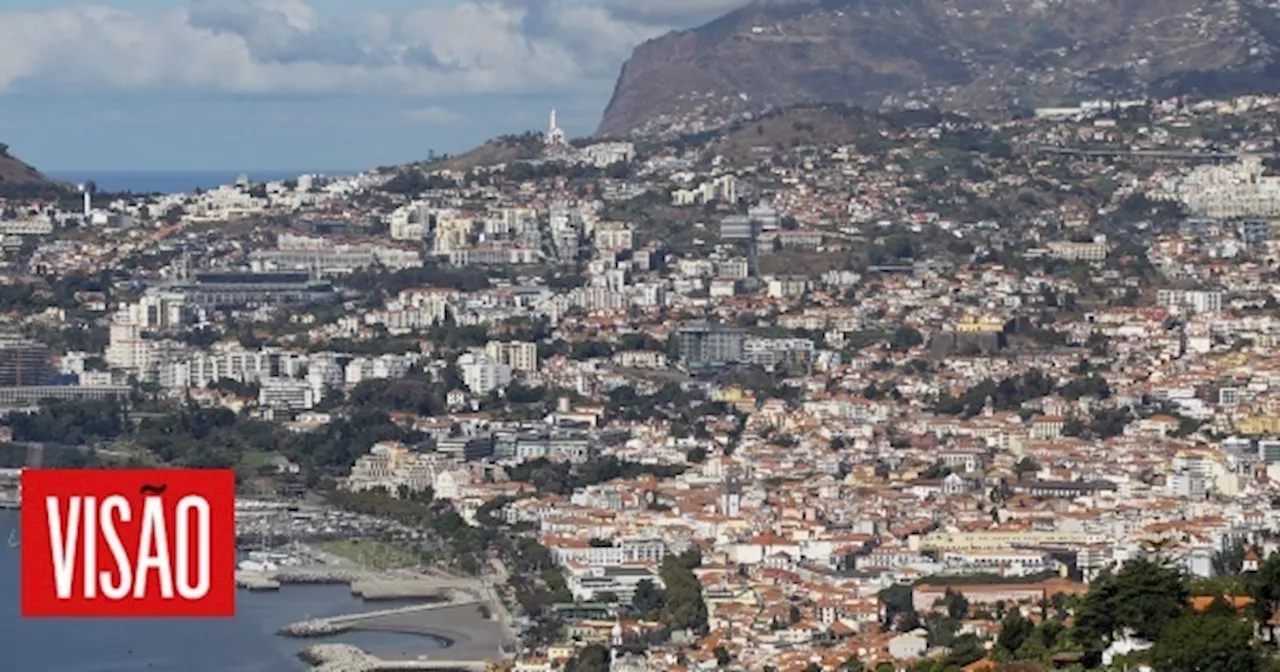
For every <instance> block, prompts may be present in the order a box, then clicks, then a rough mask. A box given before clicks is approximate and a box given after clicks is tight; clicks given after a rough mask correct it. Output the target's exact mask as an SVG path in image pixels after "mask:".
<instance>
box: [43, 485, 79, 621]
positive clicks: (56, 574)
mask: <svg viewBox="0 0 1280 672" xmlns="http://www.w3.org/2000/svg"><path fill="white" fill-rule="evenodd" d="M68 504H69V509H70V510H69V511H68V512H67V525H66V527H65V528H64V527H63V526H62V512H61V510H60V509H59V507H58V498H57V497H45V499H44V509H45V513H46V515H47V521H48V524H49V546H50V550H51V551H52V552H53V580H54V589H55V591H56V592H57V595H58V599H59V600H69V599H71V584H72V582H73V581H74V580H75V573H76V570H75V562H76V536H77V535H78V533H79V531H80V498H79V497H72V498H71V501H70V502H69V503H68Z"/></svg>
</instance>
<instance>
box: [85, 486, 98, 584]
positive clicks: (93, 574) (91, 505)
mask: <svg viewBox="0 0 1280 672" xmlns="http://www.w3.org/2000/svg"><path fill="white" fill-rule="evenodd" d="M97 522H98V498H97V497H92V496H90V497H85V498H84V599H86V600H92V599H94V598H95V597H97V596H98V581H97V576H98V531H97Z"/></svg>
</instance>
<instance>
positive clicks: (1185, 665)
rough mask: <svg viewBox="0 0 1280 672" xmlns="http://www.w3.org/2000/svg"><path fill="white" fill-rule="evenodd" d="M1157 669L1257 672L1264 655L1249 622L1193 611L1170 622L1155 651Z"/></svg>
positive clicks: (1223, 615)
mask: <svg viewBox="0 0 1280 672" xmlns="http://www.w3.org/2000/svg"><path fill="white" fill-rule="evenodd" d="M1151 662H1152V664H1153V666H1154V667H1155V669H1157V670H1195V671H1196V672H1257V671H1258V670H1261V669H1262V668H1263V658H1262V654H1261V652H1260V651H1259V650H1258V648H1257V647H1256V646H1254V643H1253V630H1252V628H1250V627H1249V625H1248V623H1246V622H1245V621H1243V620H1241V619H1239V618H1237V617H1235V616H1232V615H1227V614H1212V613H1203V614H1201V613H1195V612H1189V613H1186V614H1184V615H1182V616H1181V617H1180V618H1177V619H1175V620H1173V621H1172V622H1170V623H1169V624H1168V625H1167V626H1166V627H1165V629H1164V631H1163V632H1162V633H1161V635H1160V639H1159V640H1157V641H1156V643H1155V646H1154V647H1152V649H1151Z"/></svg>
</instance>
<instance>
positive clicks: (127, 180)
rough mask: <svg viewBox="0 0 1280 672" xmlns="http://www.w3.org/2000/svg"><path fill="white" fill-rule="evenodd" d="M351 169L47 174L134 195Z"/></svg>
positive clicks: (82, 171)
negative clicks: (241, 176) (240, 180)
mask: <svg viewBox="0 0 1280 672" xmlns="http://www.w3.org/2000/svg"><path fill="white" fill-rule="evenodd" d="M356 172H359V171H354V170H244V171H231V170H221V171H219V170H209V171H91V170H66V171H60V170H55V171H49V173H48V175H49V177H52V178H54V179H55V180H62V181H64V182H72V183H75V184H82V183H84V182H87V181H89V180H92V181H93V182H94V184H96V185H98V190H99V191H110V192H122V191H132V192H133V193H135V194H151V193H161V194H176V193H183V192H190V191H195V190H196V189H213V188H216V187H220V186H222V185H224V184H234V183H235V181H236V178H238V177H239V176H240V175H248V176H249V179H251V180H253V181H254V182H274V181H277V180H291V179H294V178H296V177H298V176H299V175H302V174H305V173H318V174H322V175H351V174H354V173H356Z"/></svg>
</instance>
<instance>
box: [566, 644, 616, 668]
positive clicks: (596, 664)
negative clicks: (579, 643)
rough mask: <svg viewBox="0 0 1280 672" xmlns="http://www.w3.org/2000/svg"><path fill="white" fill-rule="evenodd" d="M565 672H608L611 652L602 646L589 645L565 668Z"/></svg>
mask: <svg viewBox="0 0 1280 672" xmlns="http://www.w3.org/2000/svg"><path fill="white" fill-rule="evenodd" d="M564 669H565V672H608V670H609V650H608V649H606V648H605V647H604V646H602V645H600V644H588V645H587V646H585V647H583V649H582V650H581V651H579V652H578V655H576V656H574V657H573V658H572V659H571V660H570V661H569V662H568V663H566V664H565V666H564Z"/></svg>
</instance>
